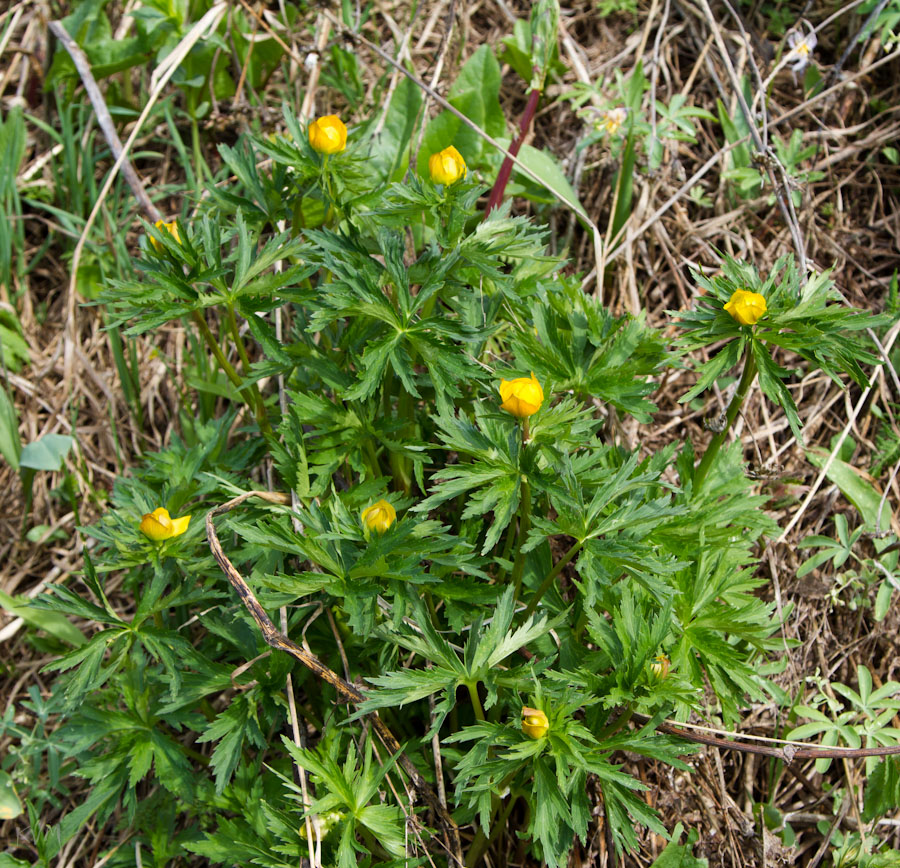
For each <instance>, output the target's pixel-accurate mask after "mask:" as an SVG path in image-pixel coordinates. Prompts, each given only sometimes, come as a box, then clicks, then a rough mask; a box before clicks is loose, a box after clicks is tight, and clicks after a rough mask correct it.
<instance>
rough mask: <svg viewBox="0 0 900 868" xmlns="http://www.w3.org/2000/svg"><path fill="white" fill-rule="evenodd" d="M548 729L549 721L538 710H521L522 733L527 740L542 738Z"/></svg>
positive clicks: (526, 708)
mask: <svg viewBox="0 0 900 868" xmlns="http://www.w3.org/2000/svg"><path fill="white" fill-rule="evenodd" d="M549 729H550V721H549V720H547V715H546V714H544V712H543V711H541V710H540V709H539V708H529V707H528V706H527V705H526V706H524V707H523V708H522V732H524V733H525V735H527V736H529V738H543V737H544V736H545V735H546V734H547V730H549Z"/></svg>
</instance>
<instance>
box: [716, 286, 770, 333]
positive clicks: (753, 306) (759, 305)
mask: <svg viewBox="0 0 900 868" xmlns="http://www.w3.org/2000/svg"><path fill="white" fill-rule="evenodd" d="M766 310H767V308H766V299H765V296H762V295H760V294H759V293H758V292H751V291H750V290H749V289H736V290H735V291H734V292H733V293H732V295H731V298H730V299H729V300H728V303H727V304H726V305H725V311H726V312H727V313H730V314H731V316H732V317H733V318H734V319H735V320H737V322H739V323H740V324H741V325H745V326H747V325H755V324H756V322H757V320H759V319H761V318H762V317H764V316H765V315H766Z"/></svg>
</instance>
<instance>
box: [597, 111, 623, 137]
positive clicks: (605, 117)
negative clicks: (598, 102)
mask: <svg viewBox="0 0 900 868" xmlns="http://www.w3.org/2000/svg"><path fill="white" fill-rule="evenodd" d="M627 117H628V109H627V108H625V107H624V106H616V108H611V109H607V110H606V111H605V112H602V113H601V115H600V118H601V120H600V124H599V126H600V128H601V129H604V130H606V132H607V133H608V134H609V135H611V136H614V135H615V134H616V133H617V132H619V130H620V129H621V128H622V124H624V123H625V119H626V118H627Z"/></svg>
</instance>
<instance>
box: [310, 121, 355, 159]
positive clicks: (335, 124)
mask: <svg viewBox="0 0 900 868" xmlns="http://www.w3.org/2000/svg"><path fill="white" fill-rule="evenodd" d="M309 143H310V145H312V149H313V150H314V151H318V152H319V153H320V154H339V153H340V152H341V151H343V150H344V148H346V147H347V127H345V126H344V122H343V121H342V120H341V119H340V118H339V117H338V116H337V115H325V116H324V117H321V118H316V119H315V120H314V121H313V122H312V123H311V124H310V125H309Z"/></svg>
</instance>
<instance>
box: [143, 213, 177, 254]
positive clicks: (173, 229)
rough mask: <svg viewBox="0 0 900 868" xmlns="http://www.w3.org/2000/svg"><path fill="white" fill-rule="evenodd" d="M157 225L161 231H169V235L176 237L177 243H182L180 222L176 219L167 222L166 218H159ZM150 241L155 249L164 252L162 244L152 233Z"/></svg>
mask: <svg viewBox="0 0 900 868" xmlns="http://www.w3.org/2000/svg"><path fill="white" fill-rule="evenodd" d="M155 226H156V228H157V229H159V231H160V232H168V233H169V235H171V236H172V237H173V238H174V239H175V243H176V244H181V236H180V235H179V234H178V224H177V223H176V222H175V221H174V220H173V221H172V222H171V223H166V221H165V220H157V221H156V223H155ZM150 243H151V244H152V245H153V249H154V250H156V251H158V252H159V253H162V250H163V246H162V244H161V243H160V242H159V241H157V240H156V239H155V238H154V237H153V236H152V235H151V236H150Z"/></svg>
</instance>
